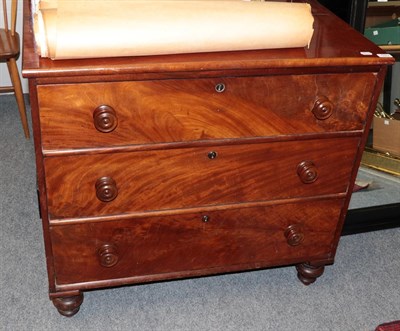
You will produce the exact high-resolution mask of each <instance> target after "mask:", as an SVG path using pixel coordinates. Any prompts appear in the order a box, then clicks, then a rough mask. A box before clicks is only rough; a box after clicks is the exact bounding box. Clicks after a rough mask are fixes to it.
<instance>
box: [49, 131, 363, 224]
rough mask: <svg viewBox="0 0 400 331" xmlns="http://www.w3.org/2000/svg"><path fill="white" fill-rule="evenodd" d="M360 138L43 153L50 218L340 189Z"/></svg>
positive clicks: (265, 198)
mask: <svg viewBox="0 0 400 331" xmlns="http://www.w3.org/2000/svg"><path fill="white" fill-rule="evenodd" d="M358 143H359V139H358V138H340V139H339V138H338V139H329V140H308V141H300V142H296V141H293V142H280V143H265V144H247V145H237V146H213V147H212V148H207V147H198V148H184V149H171V150H152V151H142V152H130V153H115V154H98V155H81V156H64V157H49V158H46V159H45V172H46V186H47V195H48V208H49V214H50V218H51V219H61V218H70V217H84V216H97V215H113V214H114V215H115V214H120V213H127V212H142V211H150V210H165V209H178V208H187V207H196V206H209V205H220V204H234V203H240V202H256V201H261V200H274V199H285V198H290V197H307V196H314V195H323V194H334V193H341V192H346V190H347V186H348V182H349V179H350V172H351V169H352V167H353V164H354V155H355V151H356V149H357V147H358Z"/></svg>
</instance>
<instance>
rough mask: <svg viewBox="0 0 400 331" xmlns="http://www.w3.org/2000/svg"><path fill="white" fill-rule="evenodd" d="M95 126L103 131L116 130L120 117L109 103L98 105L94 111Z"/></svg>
mask: <svg viewBox="0 0 400 331" xmlns="http://www.w3.org/2000/svg"><path fill="white" fill-rule="evenodd" d="M93 123H94V126H95V128H96V129H97V130H98V131H100V132H103V133H108V132H111V131H114V129H115V128H116V127H117V125H118V117H117V113H116V112H115V110H114V109H113V108H112V107H110V106H107V105H101V106H99V107H97V108H96V109H95V110H94V112H93Z"/></svg>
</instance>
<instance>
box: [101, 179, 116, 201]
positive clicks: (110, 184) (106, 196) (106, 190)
mask: <svg viewBox="0 0 400 331" xmlns="http://www.w3.org/2000/svg"><path fill="white" fill-rule="evenodd" d="M117 195H118V188H117V184H116V183H115V181H114V179H112V178H111V177H101V178H99V179H98V180H97V181H96V196H97V199H99V200H100V201H103V202H110V201H112V200H114V199H115V198H116V197H117Z"/></svg>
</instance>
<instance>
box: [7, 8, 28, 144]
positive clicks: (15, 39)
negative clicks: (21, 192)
mask: <svg viewBox="0 0 400 331" xmlns="http://www.w3.org/2000/svg"><path fill="white" fill-rule="evenodd" d="M6 2H7V1H6V0H2V4H3V7H2V9H3V15H4V16H3V17H4V28H1V29H0V63H6V64H7V68H8V72H9V74H10V79H11V83H12V86H1V87H0V93H9V92H13V93H14V95H15V99H16V101H17V105H18V111H19V115H20V116H21V122H22V127H23V129H24V134H25V138H27V139H29V127H28V120H27V118H26V108H25V100H24V95H23V92H22V85H21V79H20V77H19V72H18V68H17V59H18V57H19V53H20V39H19V34H18V33H17V32H16V31H15V28H16V24H17V0H12V1H11V11H10V13H11V15H10V18H11V22H10V25H9V24H8V16H7V13H8V11H7V6H6V4H7V3H6Z"/></svg>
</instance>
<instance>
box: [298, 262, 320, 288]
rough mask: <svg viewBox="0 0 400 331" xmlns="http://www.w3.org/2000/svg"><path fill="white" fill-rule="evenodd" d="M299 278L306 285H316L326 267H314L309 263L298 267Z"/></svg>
mask: <svg viewBox="0 0 400 331" xmlns="http://www.w3.org/2000/svg"><path fill="white" fill-rule="evenodd" d="M296 269H297V277H298V278H299V279H300V281H301V282H302V283H303V284H304V285H310V284H312V283H314V282H315V281H316V280H317V278H318V277H320V276H321V275H322V274H323V273H324V270H325V266H324V265H322V266H312V265H310V264H307V263H302V264H298V265H296Z"/></svg>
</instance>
